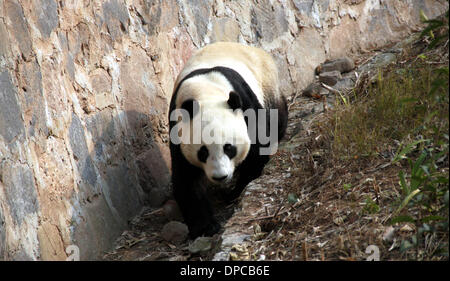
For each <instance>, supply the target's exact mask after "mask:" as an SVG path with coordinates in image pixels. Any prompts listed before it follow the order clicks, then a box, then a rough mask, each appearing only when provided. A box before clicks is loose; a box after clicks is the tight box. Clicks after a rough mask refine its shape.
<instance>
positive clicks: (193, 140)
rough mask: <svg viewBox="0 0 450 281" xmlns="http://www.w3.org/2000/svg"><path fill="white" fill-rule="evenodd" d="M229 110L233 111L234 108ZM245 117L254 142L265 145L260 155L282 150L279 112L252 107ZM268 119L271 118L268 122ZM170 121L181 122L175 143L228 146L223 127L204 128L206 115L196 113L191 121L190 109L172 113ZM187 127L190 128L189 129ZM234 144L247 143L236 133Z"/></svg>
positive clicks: (172, 137) (173, 137)
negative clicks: (280, 145)
mask: <svg viewBox="0 0 450 281" xmlns="http://www.w3.org/2000/svg"><path fill="white" fill-rule="evenodd" d="M227 110H229V111H230V112H233V110H232V109H227ZM237 110H241V109H236V111H237ZM193 111H194V112H199V105H198V104H197V103H194V108H193ZM241 111H242V110H241ZM234 113H236V112H234ZM242 114H243V116H244V118H246V119H247V132H248V136H249V138H250V143H251V144H256V143H259V144H261V147H260V151H259V152H260V155H272V154H275V153H276V151H277V148H278V109H258V110H254V109H252V108H249V109H247V110H245V111H243V112H242ZM267 119H269V120H268V122H267ZM170 121H177V122H178V123H177V124H176V125H175V126H174V127H173V128H172V129H171V131H170V133H169V137H170V141H171V142H172V143H173V144H181V143H183V144H206V145H208V144H224V143H225V141H226V140H225V136H224V134H221V133H219V130H220V129H221V128H217V127H214V126H213V125H211V124H212V123H210V124H207V125H205V126H202V121H203V120H202V114H194V116H193V118H192V122H191V116H190V114H189V112H188V111H187V110H185V109H175V110H173V111H172V112H171V114H170ZM186 126H188V127H189V128H188V129H185V128H186ZM267 131H268V132H267ZM180 132H182V133H180ZM230 133H231V134H233V133H237V132H230ZM233 141H234V144H242V141H243V140H242V139H240V138H238V137H237V135H236V134H234V136H233Z"/></svg>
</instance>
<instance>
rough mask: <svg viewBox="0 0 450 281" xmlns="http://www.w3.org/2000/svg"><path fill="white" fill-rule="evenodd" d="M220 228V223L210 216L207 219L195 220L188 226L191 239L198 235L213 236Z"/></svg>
mask: <svg viewBox="0 0 450 281" xmlns="http://www.w3.org/2000/svg"><path fill="white" fill-rule="evenodd" d="M219 230H220V224H219V223H218V222H217V221H216V220H215V219H214V218H211V219H210V220H208V221H197V222H196V223H195V224H192V225H190V226H189V235H190V236H191V238H192V239H195V238H197V237H199V236H202V235H204V236H213V235H214V234H216V233H217V232H219Z"/></svg>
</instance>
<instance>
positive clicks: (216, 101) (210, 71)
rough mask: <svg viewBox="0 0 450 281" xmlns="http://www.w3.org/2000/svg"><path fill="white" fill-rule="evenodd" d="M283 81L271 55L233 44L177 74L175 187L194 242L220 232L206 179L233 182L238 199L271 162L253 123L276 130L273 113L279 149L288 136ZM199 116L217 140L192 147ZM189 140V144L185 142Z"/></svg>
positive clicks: (231, 195)
mask: <svg viewBox="0 0 450 281" xmlns="http://www.w3.org/2000/svg"><path fill="white" fill-rule="evenodd" d="M278 79H279V78H278V71H277V67H276V64H275V62H274V60H273V59H272V57H271V56H270V55H269V54H268V53H266V52H265V51H263V50H262V49H259V48H256V47H251V46H246V45H242V44H239V43H230V42H218V43H213V44H210V45H207V46H205V47H203V48H201V49H199V50H198V51H196V52H195V53H194V54H193V55H192V56H191V57H190V58H189V60H188V61H187V62H186V64H185V65H184V67H183V69H182V70H181V72H180V74H179V75H178V77H177V79H176V81H175V85H174V91H173V94H172V98H171V102H170V107H169V127H170V134H171V137H170V153H171V157H172V187H173V196H174V198H175V200H176V201H177V203H178V206H179V208H180V210H181V212H182V214H183V217H184V220H185V222H186V224H187V226H188V228H189V233H190V236H191V237H192V238H195V237H198V236H201V235H206V236H211V235H213V234H215V233H217V232H218V231H219V230H220V225H219V223H218V222H217V220H216V219H215V217H214V214H213V210H212V206H211V203H210V200H209V199H208V196H207V194H206V188H207V187H205V184H203V183H204V182H205V180H204V179H205V178H206V179H207V180H206V182H209V183H211V184H213V185H223V186H227V184H226V183H230V182H232V183H234V184H233V185H232V186H231V187H230V188H229V190H228V191H227V192H225V199H226V200H227V201H232V200H234V199H236V198H237V197H239V195H240V194H241V192H242V191H243V189H244V188H245V187H246V185H247V184H248V183H249V182H250V181H252V180H254V179H255V178H257V177H259V176H260V175H261V173H262V170H263V168H264V166H265V164H266V163H267V162H268V161H269V158H270V155H267V154H266V153H264V154H263V153H261V148H263V147H267V144H261V142H260V141H259V140H258V138H256V139H255V137H254V136H255V135H256V136H257V133H255V132H257V131H258V130H259V129H258V128H260V127H258V126H256V125H255V124H256V123H258V122H264V124H263V125H264V126H265V128H266V133H267V132H269V131H270V125H271V124H273V123H271V120H272V119H270V116H269V111H270V110H271V109H276V110H277V111H275V112H276V114H277V115H276V119H277V120H276V119H275V120H276V121H275V122H277V123H276V125H277V127H278V129H277V131H276V133H275V135H276V136H275V138H276V142H278V141H279V140H280V139H281V138H282V137H283V136H284V134H285V130H286V126H287V115H288V110H287V105H286V98H285V97H284V95H283V94H282V93H280V91H279V81H278ZM176 110H181V111H179V112H183V111H182V110H184V113H185V114H187V115H188V117H189V118H187V119H186V118H181V117H182V116H186V115H182V114H181V115H177V116H176V115H175V114H174V112H175V111H176ZM249 110H253V111H255V112H256V111H257V112H263V115H264V114H265V119H264V118H262V117H261V116H262V115H259V114H255V115H256V119H257V120H256V123H255V120H249V118H248V116H246V115H244V112H248V111H249ZM258 110H259V111H258ZM272 112H273V111H272ZM196 117H197V118H198V117H200V119H197V120H201V122H200V123H197V124H200V125H199V126H200V129H202V130H203V129H205V130H206V128H209V129H212V131H213V132H214V133H213V135H217V136H219V137H218V138H217V140H220V141H217V142H211V141H208V142H206V141H205V136H204V135H203V134H202V135H201V137H200V139H197V142H195V141H193V135H194V134H191V135H189V134H188V133H193V130H194V129H193V126H194V125H193V124H194V123H195V122H194V120H195V118H196ZM186 120H187V121H186ZM264 120H265V121H264ZM250 121H252V122H250ZM255 127H257V128H255ZM175 129H177V130H175ZM197 129H198V126H197ZM172 130H175V133H174V132H173V131H172ZM250 131H252V132H253V133H252V134H251V136H253V138H251V137H250V133H249V132H250ZM185 133H186V134H187V135H189V137H187V138H186V139H185V141H180V139H179V137H180V136H183V134H185ZM266 135H267V134H266ZM177 137H178V140H177V141H174V139H177ZM210 137H211V136H210ZM186 140H187V141H186ZM199 140H200V141H199ZM252 140H253V141H252ZM271 145H272V144H271Z"/></svg>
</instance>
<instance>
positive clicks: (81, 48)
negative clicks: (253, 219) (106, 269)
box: [0, 0, 448, 260]
mask: <svg viewBox="0 0 450 281" xmlns="http://www.w3.org/2000/svg"><path fill="white" fill-rule="evenodd" d="M447 7H448V4H447V1H444V0H442V1H438V0H433V1H432V0H425V1H422V0H407V1H406V0H405V1H398V0H385V1H381V0H380V1H375V0H324V1H316V0H290V1H288V0H279V1H275V0H272V1H269V0H252V1H250V0H249V1H219V0H204V1H201V0H168V1H161V0H159V1H158V0H148V1H143V0H109V1H81V0H80V1H55V0H31V1H25V0H0V259H6V260H64V259H66V258H67V256H68V254H67V253H66V252H65V249H66V248H67V247H68V246H69V245H77V246H78V247H79V249H80V255H81V259H96V258H98V257H99V256H100V255H101V253H102V251H103V250H105V249H108V248H109V247H111V244H112V242H113V241H114V239H115V238H116V237H117V236H118V235H119V234H120V233H121V232H122V231H123V230H124V229H125V228H126V227H127V221H128V220H129V219H130V218H131V217H132V216H133V215H135V214H137V213H138V212H139V211H140V210H141V208H142V206H143V205H145V204H149V205H151V206H159V205H160V204H161V203H162V202H163V201H164V200H165V199H166V198H167V196H168V193H169V191H168V184H169V178H170V176H169V171H170V161H169V159H170V155H169V151H168V138H167V133H168V132H167V120H166V115H167V109H168V102H169V100H170V94H171V91H172V87H173V81H174V80H175V77H176V75H177V74H178V72H179V71H180V69H181V67H182V65H183V63H184V62H185V61H186V60H187V59H188V58H189V56H190V54H191V53H192V51H193V50H195V49H196V48H198V47H201V46H204V45H205V44H208V43H212V42H215V41H237V42H242V43H245V44H251V45H256V46H260V47H262V48H264V49H265V50H267V51H270V52H271V53H272V54H273V55H274V57H275V58H276V61H277V63H278V65H279V68H280V73H281V77H282V81H283V82H282V90H283V91H284V92H285V93H286V94H287V95H288V96H290V95H292V94H293V93H295V92H296V91H299V90H301V89H302V88H304V87H305V86H306V85H307V84H308V83H309V82H311V81H312V79H313V68H314V67H315V66H317V65H318V64H319V63H321V62H323V61H324V60H326V59H328V58H334V57H337V56H341V55H344V54H345V55H350V56H352V55H356V54H358V53H360V52H364V51H368V50H372V49H376V48H379V47H381V46H385V45H387V44H389V43H391V42H395V41H398V40H399V39H400V38H402V37H404V36H406V35H407V34H409V33H410V32H411V31H414V30H418V29H419V27H420V20H419V12H420V10H421V9H422V10H423V11H424V12H425V14H426V15H427V16H429V17H430V18H432V17H435V16H437V15H439V14H442V13H443V12H445V11H446V10H447Z"/></svg>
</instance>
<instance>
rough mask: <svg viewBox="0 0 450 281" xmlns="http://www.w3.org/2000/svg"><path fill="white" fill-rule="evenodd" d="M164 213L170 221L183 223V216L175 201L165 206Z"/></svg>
mask: <svg viewBox="0 0 450 281" xmlns="http://www.w3.org/2000/svg"><path fill="white" fill-rule="evenodd" d="M163 213H164V216H165V217H166V218H167V220H169V221H183V215H182V214H181V211H180V208H179V207H178V204H177V202H176V201H175V200H167V202H166V203H165V204H164V206H163Z"/></svg>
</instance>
